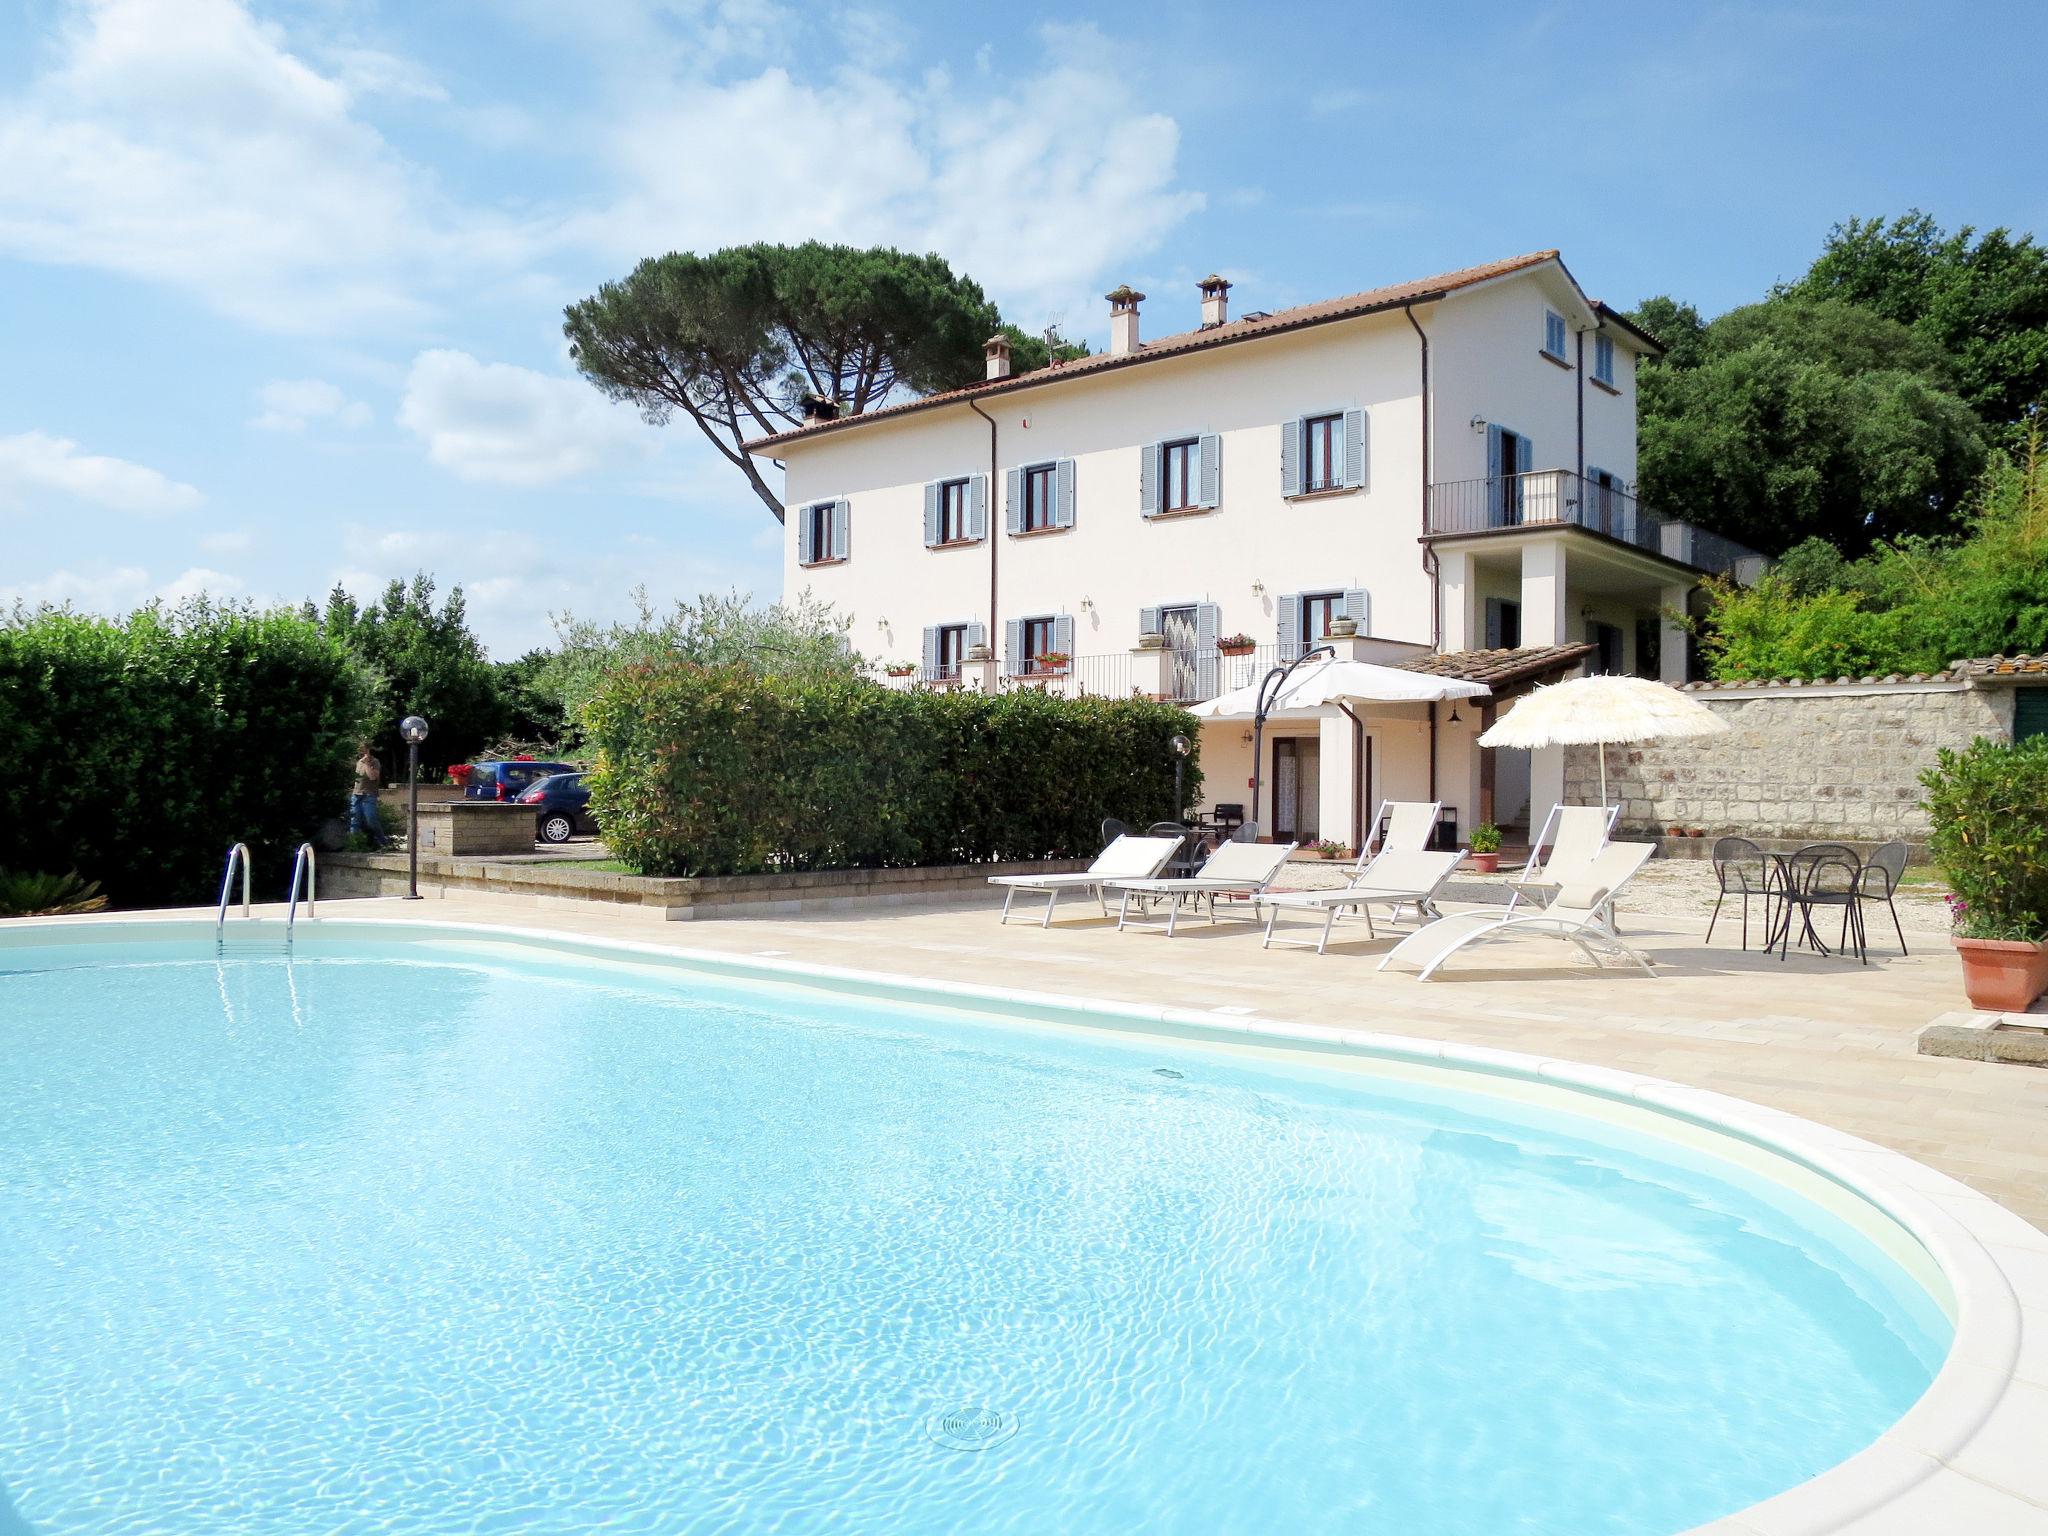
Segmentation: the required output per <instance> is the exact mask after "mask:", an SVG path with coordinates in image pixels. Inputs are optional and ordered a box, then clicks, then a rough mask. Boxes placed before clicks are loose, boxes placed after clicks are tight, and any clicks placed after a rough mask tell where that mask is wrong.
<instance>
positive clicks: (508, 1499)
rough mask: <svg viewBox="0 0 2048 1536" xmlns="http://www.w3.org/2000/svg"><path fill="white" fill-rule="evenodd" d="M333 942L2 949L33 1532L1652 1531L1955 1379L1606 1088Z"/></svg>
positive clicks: (449, 942)
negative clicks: (295, 947) (221, 948)
mask: <svg viewBox="0 0 2048 1536" xmlns="http://www.w3.org/2000/svg"><path fill="white" fill-rule="evenodd" d="M322 927H323V928H324V929H325V930H326V931H324V932H323V931H318V930H316V931H315V932H314V933H313V934H311V935H302V937H301V942H300V945H299V952H298V955H297V957H296V958H295V959H294V960H293V961H291V962H290V963H287V962H286V961H285V960H283V959H282V958H277V957H263V958H253V957H252V958H235V959H230V960H228V961H226V962H225V963H218V964H217V963H216V961H215V959H214V957H213V954H212V951H211V948H210V946H209V945H206V944H203V943H196V942H194V941H192V940H191V939H189V938H183V939H178V940H176V941H166V942H159V943H135V942H129V943H124V942H122V941H120V940H119V939H114V940H110V941H108V942H107V943H104V944H99V945H93V946H67V947H65V948H51V949H42V950H39V949H33V948H21V947H15V948H12V949H10V950H7V951H4V952H0V1168H5V1169H7V1170H8V1176H7V1178H6V1179H5V1181H4V1182H0V1234H4V1235H5V1244H6V1254H7V1257H6V1258H5V1260H4V1261H0V1492H4V1497H5V1498H7V1499H9V1500H11V1502H12V1505H13V1510H14V1516H15V1518H16V1519H17V1520H18V1521H19V1522H23V1523H25V1525H26V1527H27V1528H28V1529H30V1530H33V1531H35V1532H37V1533H39V1536H71V1533H97V1532H112V1531H126V1530H138V1529H166V1530H178V1531H207V1530H223V1531H226V1530H232V1531H248V1532H272V1531H277V1532H283V1531H300V1530H328V1529H333V1530H364V1531H371V1530H384V1529H389V1530H403V1531H407V1532H424V1533H439V1532H456V1531H463V1532H470V1531H493V1530H505V1531H511V1530H518V1531H522V1532H557V1531H559V1532H572V1531H589V1530H598V1529H602V1530H606V1531H641V1530H644V1531H661V1532H676V1531H713V1530H769V1529H782V1530H807V1529H812V1528H816V1527H819V1526H823V1525H827V1524H832V1525H835V1526H836V1527H837V1528H843V1529H848V1530H862V1531H866V1530H887V1531H927V1530H929V1531H954V1530H973V1531H1017V1532H1025V1531H1031V1532H1038V1531H1047V1530H1062V1531H1077V1532H1081V1531H1104V1532H1109V1531H1116V1532H1125V1531H1131V1530H1137V1529H1144V1530H1148V1531H1225V1530H1229V1531H1244V1530H1288V1531H1339V1530H1342V1531H1355V1530H1360V1529H1366V1530H1385V1531H1389V1532H1402V1533H1404V1536H1436V1533H1442V1536H1452V1533H1460V1536H1462V1533H1473V1536H1480V1533H1485V1536H1492V1533H1497V1532H1502V1531H1509V1530H1513V1531H1526V1532H1558V1533H1572V1536H1597V1533H1622V1532H1627V1533H1655V1532H1677V1531H1680V1530H1684V1529H1686V1528H1688V1527H1690V1526H1692V1525H1695V1524H1697V1523H1700V1522H1702V1521H1706V1520H1709V1519H1712V1518H1714V1517H1716V1516H1719V1515H1722V1514H1726V1513H1728V1512H1730V1511H1733V1510H1736V1509H1739V1508H1741V1507H1743V1506H1745V1505H1748V1504H1751V1503H1754V1502H1756V1501H1758V1500H1760V1499H1763V1498H1765V1497H1767V1496H1768V1495H1771V1494H1773V1493H1775V1492H1777V1491H1779V1490H1781V1489H1784V1488H1786V1487H1789V1486H1791V1485H1792V1484H1795V1483H1798V1482H1800V1481H1802V1480H1803V1479H1805V1478H1808V1477H1811V1476H1813V1475H1814V1474H1816V1473H1818V1472H1821V1471H1822V1470H1823V1469H1825V1468H1828V1467H1830V1466H1832V1465H1834V1464H1835V1463H1838V1462H1840V1461H1842V1460H1844V1459H1845V1458H1847V1457H1849V1456H1850V1455H1852V1454H1853V1453H1855V1452H1856V1451H1858V1450H1859V1449H1861V1448H1862V1447H1864V1446H1866V1445H1868V1444H1869V1443H1870V1442H1871V1441H1873V1440H1874V1439H1876V1438H1877V1437H1878V1436H1879V1434H1880V1433H1881V1432H1882V1431H1884V1430H1885V1429H1886V1428H1887V1426H1889V1425H1890V1424H1892V1423H1893V1421H1895V1420H1896V1419H1898V1418H1899V1416H1900V1415H1901V1414H1902V1413H1904V1412H1905V1411H1906V1410H1907V1409H1908V1407H1909V1406H1911V1405H1912V1404H1913V1402H1914V1401H1915V1399H1916V1398H1918V1397H1919V1396H1920V1394H1921V1393H1922V1391H1923V1390H1924V1389H1925V1388H1926V1387H1927V1385H1928V1383H1929V1381H1930V1380H1931V1379H1932V1378H1933V1376H1934V1373H1935V1371H1936V1370H1937V1368H1938V1367H1939V1366H1940V1364H1941V1362H1942V1358H1943V1356H1944V1354H1945V1352H1946V1350H1947V1347H1948V1343H1949V1338H1950V1323H1949V1319H1948V1317H1947V1316H1946V1315H1945V1313H1944V1311H1943V1309H1942V1307H1941V1306H1940V1305H1938V1304H1937V1303H1936V1301H1935V1299H1934V1297H1933V1296H1932V1295H1931V1294H1930V1291H1929V1288H1928V1269H1927V1266H1926V1265H1925V1264H1924V1263H1921V1262H1918V1261H1916V1259H1915V1257H1914V1255H1913V1254H1912V1253H1911V1252H1910V1251H1909V1249H1910V1245H1909V1244H1905V1243H1902V1241H1901V1238H1902V1234H1900V1233H1898V1232H1897V1231H1889V1232H1888V1231H1887V1230H1885V1226H1884V1222H1883V1221H1882V1219H1881V1217H1880V1216H1879V1215H1878V1213H1876V1212H1874V1211H1869V1212H1859V1211H1857V1210H1856V1209H1855V1208H1854V1206H1855V1202H1853V1201H1845V1200H1843V1199H1840V1198H1834V1197H1831V1196H1830V1195H1829V1194H1828V1192H1827V1191H1826V1190H1825V1188H1824V1187H1823V1181H1819V1180H1813V1181H1812V1183H1813V1187H1812V1188H1803V1187H1801V1185H1800V1182H1799V1180H1798V1179H1797V1178H1795V1177H1792V1176H1790V1175H1789V1174H1788V1173H1787V1172H1786V1170H1783V1169H1778V1170H1773V1169H1770V1168H1765V1167H1762V1166H1760V1164H1761V1163H1764V1162H1767V1161H1768V1159H1761V1158H1758V1157H1756V1156H1752V1155H1742V1156H1737V1155H1724V1153H1723V1152H1722V1151H1720V1150H1717V1149H1716V1148H1714V1147H1713V1146H1711V1145H1709V1144H1708V1143H1710V1142H1711V1141H1712V1140H1713V1138H1712V1137H1702V1136H1699V1135H1696V1134H1680V1133H1679V1130H1678V1128H1676V1127H1674V1128H1673V1131H1672V1133H1671V1134H1668V1135H1666V1134H1655V1133H1653V1132H1652V1131H1646V1129H1645V1127H1644V1125H1643V1124H1642V1123H1640V1122H1641V1121H1642V1119H1643V1118H1644V1117H1641V1116H1637V1117H1635V1118H1634V1119H1630V1118H1628V1117H1623V1116H1613V1115H1607V1114H1604V1113H1591V1112H1588V1111H1587V1106H1586V1105H1584V1104H1574V1103H1573V1102H1571V1100H1572V1099H1573V1098H1574V1097H1576V1098H1579V1099H1583V1098H1584V1096H1583V1095H1580V1096H1573V1095H1567V1094H1564V1093H1561V1092H1559V1091H1557V1090H1539V1089H1537V1088H1536V1087H1534V1086H1532V1085H1531V1084H1529V1083H1527V1082H1525V1081H1522V1080H1520V1079H1512V1080H1511V1079H1505V1078H1504V1079H1501V1080H1499V1081H1497V1082H1480V1081H1478V1080H1476V1078H1475V1076H1474V1075H1473V1074H1469V1073H1454V1072H1450V1071H1447V1070H1444V1069H1442V1068H1431V1067H1427V1066H1418V1065H1415V1064H1413V1063H1404V1062H1398V1061H1393V1060H1384V1061H1375V1060H1367V1059H1360V1060H1356V1061H1352V1062H1349V1063H1346V1064H1344V1067H1343V1070H1338V1071H1332V1070H1330V1067H1329V1064H1328V1063H1327V1062H1316V1061H1309V1060H1302V1061H1297V1062H1290V1061H1288V1060H1286V1059H1281V1058H1268V1057H1254V1056H1252V1055H1250V1054H1248V1053H1244V1052H1232V1051H1229V1050H1224V1049H1217V1048H1215V1047H1213V1046H1210V1045H1207V1044H1204V1043H1202V1042H1199V1041H1191V1040H1181V1039H1173V1038H1166V1037H1160V1036H1154V1035H1143V1034H1136V1033H1131V1034H1125V1035H1121V1036H1117V1035H1111V1034H1105V1033H1102V1032H1099V1031H1089V1030H1077V1029H1074V1028H1071V1027H1061V1026H1059V1025H1055V1024H1051V1023H1047V1024H1042V1025H1041V1024H1034V1023H1032V1022H1030V1021H1028V1020H1022V1019H1010V1020H1006V1021H997V1020H993V1019H990V1018H988V1017H986V1016H985V1015H980V1014H976V1013H970V1012H966V1011H960V1010H952V1009H945V1008H938V1007H930V1006H925V1005H923V1004H920V1003H917V1002H912V1001H905V1000H902V999H896V998H883V997H880V996H870V997H861V996H852V995H846V994H843V993H835V992H833V991H831V990H828V989H823V988H820V987H816V986H783V985H777V984H775V983H772V982H767V983H764V982H758V981H743V980H737V979H733V978H728V977H719V976H715V975H708V974H706V973H704V972H702V971H698V970H690V969H677V968H674V967H663V966H656V965H652V964H642V963H639V962H638V961H637V960H633V959H631V958H630V957H628V958H623V959H603V958H599V957H597V956H594V955H588V954H583V955H570V954H561V953H550V952H548V951H546V950H544V949H536V948H532V947H527V946H520V945H516V944H511V943H503V942H492V941H489V940H486V939H483V938H480V937H477V936H465V935H456V934H446V935H441V936H439V937H434V936H432V935H428V936H426V937H424V938H423V937H412V938H409V939H406V940H404V941H397V940H394V939H389V938H384V937H380V936H378V935H376V934H375V932H374V931H373V930H371V929H370V928H368V927H367V926H366V925H356V926H354V927H350V926H349V925H345V924H344V925H335V926H333V927H331V928H330V927H328V926H327V925H324V924H323V925H322ZM1754 1150H1755V1149H1753V1148H1750V1149H1748V1151H1749V1152H1750V1153H1754ZM1781 1175H1783V1176H1781ZM1835 1194H1836V1195H1839V1191H1836V1192H1835ZM1922 1257H1923V1258H1924V1256H1922ZM7 1518H8V1516H7V1513H6V1506H5V1505H4V1504H0V1530H5V1529H6V1528H7V1527H6V1520H7Z"/></svg>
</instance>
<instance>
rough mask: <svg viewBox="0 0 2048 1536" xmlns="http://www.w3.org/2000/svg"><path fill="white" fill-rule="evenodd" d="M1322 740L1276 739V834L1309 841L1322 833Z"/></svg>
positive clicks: (1286, 840) (1282, 839) (1280, 837)
mask: <svg viewBox="0 0 2048 1536" xmlns="http://www.w3.org/2000/svg"><path fill="white" fill-rule="evenodd" d="M1322 756H1323V751H1322V743H1321V742H1320V741H1319V740H1318V739H1317V738H1316V737H1314V736H1283V737H1281V738H1280V739H1279V740H1278V741H1275V742H1274V743H1273V838H1274V840H1275V841H1276V842H1282V843H1308V842H1313V841H1315V839H1317V838H1319V837H1321V836H1322V835H1323V834H1322V803H1323V775H1322Z"/></svg>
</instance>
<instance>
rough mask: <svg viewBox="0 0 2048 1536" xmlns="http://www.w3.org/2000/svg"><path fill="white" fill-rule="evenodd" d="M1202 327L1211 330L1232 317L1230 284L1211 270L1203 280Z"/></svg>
mask: <svg viewBox="0 0 2048 1536" xmlns="http://www.w3.org/2000/svg"><path fill="white" fill-rule="evenodd" d="M1201 289H1202V329H1203V330H1205V331H1206V330H1209V329H1211V328H1212V327H1214V326H1218V325H1221V324H1223V323H1224V322H1225V321H1226V320H1228V319H1229V318H1230V284H1229V283H1228V282H1227V281H1226V280H1224V279H1223V278H1220V277H1218V276H1217V275H1216V274H1215V273H1214V272H1211V273H1210V274H1209V275H1208V276H1207V277H1205V278H1203V279H1202V281H1201Z"/></svg>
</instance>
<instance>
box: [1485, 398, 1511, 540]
mask: <svg viewBox="0 0 2048 1536" xmlns="http://www.w3.org/2000/svg"><path fill="white" fill-rule="evenodd" d="M1500 455H1501V437H1500V425H1499V423H1497V422H1491V421H1489V422H1488V423H1487V424H1486V526H1487V527H1489V528H1498V527H1499V526H1500V525H1501V523H1502V521H1503V519H1502V517H1501V497H1500V477H1501V468H1502V466H1501V462H1500ZM1507 470H1508V472H1509V473H1510V474H1512V473H1513V472H1514V465H1512V464H1510V465H1508V466H1507Z"/></svg>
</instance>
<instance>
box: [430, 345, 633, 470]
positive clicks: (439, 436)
mask: <svg viewBox="0 0 2048 1536" xmlns="http://www.w3.org/2000/svg"><path fill="white" fill-rule="evenodd" d="M398 421H399V425H400V426H402V427H404V428H405V429H406V430H407V431H409V432H411V433H413V434H414V435H415V436H417V437H418V438H419V439H420V441H422V442H423V443H425V444H426V445H427V456H428V457H429V458H430V459H432V460H433V461H434V462H435V463H436V464H438V465H440V466H441V467H442V468H443V469H447V470H449V471H452V472H453V473H454V474H455V475H456V476H457V477H458V478H459V479H463V480H477V481H485V482H488V483H491V484H495V485H548V484H552V483H553V482H555V481H558V480H566V479H568V478H569V477H570V476H572V475H580V474H583V473H585V472H586V471H589V470H592V469H596V468H599V467H600V466H603V465H606V464H610V463H616V462H619V461H621V460H624V459H626V458H628V457H631V456H637V455H638V454H641V453H645V452H648V451H651V450H652V449H653V448H654V446H655V445H656V443H657V441H658V436H657V434H658V433H659V431H660V430H661V429H659V428H656V427H650V426H648V425H647V424H646V423H645V422H643V421H641V420H640V418H639V417H638V416H637V415H636V414H635V413H634V412H633V411H631V410H630V409H628V408H627V407H625V406H620V405H614V404H613V403H612V402H611V401H609V400H606V399H605V398H604V397H603V396H602V395H600V394H599V393H598V392H597V391H596V390H595V389H593V388H591V386H590V385H588V384H586V383H584V382H583V381H582V380H581V379H576V378H567V377H561V376H557V375H552V374H545V373H538V372H535V371H534V370H533V369H531V368H520V367H517V366H515V365H513V364H511V363H486V362H481V361H479V360H478V359H476V358H474V357H471V356H470V355H469V354H468V353H467V352H453V351H446V350H437V351H429V352H422V353H420V354H419V356H418V357H416V358H414V359H413V364H412V371H411V373H409V374H408V375H407V376H406V381H405V397H404V399H403V400H402V401H401V402H400V404H399V407H398Z"/></svg>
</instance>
